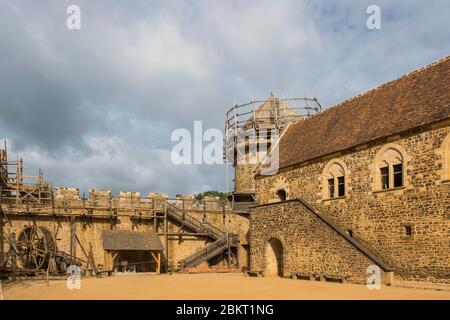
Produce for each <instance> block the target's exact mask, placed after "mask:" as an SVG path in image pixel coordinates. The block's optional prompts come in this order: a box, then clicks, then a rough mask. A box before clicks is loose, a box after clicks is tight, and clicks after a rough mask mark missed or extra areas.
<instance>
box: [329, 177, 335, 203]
mask: <svg viewBox="0 0 450 320" xmlns="http://www.w3.org/2000/svg"><path fill="white" fill-rule="evenodd" d="M328 197H329V198H330V199H331V198H334V178H331V179H328Z"/></svg>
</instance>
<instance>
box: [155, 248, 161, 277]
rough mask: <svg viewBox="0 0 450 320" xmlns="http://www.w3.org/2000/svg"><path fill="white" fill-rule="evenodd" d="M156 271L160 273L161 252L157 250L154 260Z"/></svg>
mask: <svg viewBox="0 0 450 320" xmlns="http://www.w3.org/2000/svg"><path fill="white" fill-rule="evenodd" d="M156 273H157V274H160V273H161V252H160V251H158V260H157V261H156Z"/></svg>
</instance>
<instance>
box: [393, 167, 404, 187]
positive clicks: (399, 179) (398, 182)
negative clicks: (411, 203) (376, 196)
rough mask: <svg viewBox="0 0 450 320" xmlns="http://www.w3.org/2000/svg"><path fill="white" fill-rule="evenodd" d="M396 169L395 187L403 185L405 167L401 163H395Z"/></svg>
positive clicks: (394, 168)
mask: <svg viewBox="0 0 450 320" xmlns="http://www.w3.org/2000/svg"><path fill="white" fill-rule="evenodd" d="M393 170H394V188H398V187H402V186H403V168H402V165H401V164H395V165H394V166H393Z"/></svg>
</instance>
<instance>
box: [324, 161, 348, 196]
mask: <svg viewBox="0 0 450 320" xmlns="http://www.w3.org/2000/svg"><path fill="white" fill-rule="evenodd" d="M323 178H324V186H323V187H324V188H323V189H324V198H325V199H334V198H341V197H345V196H346V194H347V181H346V168H345V164H344V163H343V162H342V161H338V160H332V161H331V162H329V163H328V165H327V166H326V167H325V169H324V173H323Z"/></svg>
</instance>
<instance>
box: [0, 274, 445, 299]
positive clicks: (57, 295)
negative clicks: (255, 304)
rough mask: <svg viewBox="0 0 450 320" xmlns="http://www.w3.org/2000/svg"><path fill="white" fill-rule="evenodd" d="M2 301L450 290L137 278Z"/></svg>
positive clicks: (22, 291)
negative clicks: (377, 288) (376, 288)
mask: <svg viewBox="0 0 450 320" xmlns="http://www.w3.org/2000/svg"><path fill="white" fill-rule="evenodd" d="M3 291H4V292H3V294H4V298H5V299H7V300H9V299H11V300H14V299H27V300H30V299H57V300H60V299H64V300H79V299H82V300H84V299H151V300H153V299H156V300H164V299H175V300H184V299H194V300H196V299H202V300H209V299H225V300H228V299H238V300H239V299H268V300H272V299H273V300H277V299H289V300H291V299H295V300H297V299H299V300H300V299H446V300H450V292H449V291H437V290H429V289H413V288H402V287H386V286H382V287H381V289H379V290H369V289H368V288H367V287H366V286H364V285H352V284H339V283H328V282H327V283H323V282H311V281H302V280H291V279H282V278H249V277H245V276H244V275H243V274H174V275H154V274H137V275H129V276H128V275H127V276H113V277H109V278H101V279H97V278H83V279H82V280H81V289H79V290H76V289H74V290H69V289H67V286H66V282H65V281H62V280H59V281H56V280H55V281H50V283H49V286H47V284H46V282H45V281H33V282H32V281H26V282H21V283H16V284H14V285H9V284H7V285H5V284H4V285H3Z"/></svg>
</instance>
